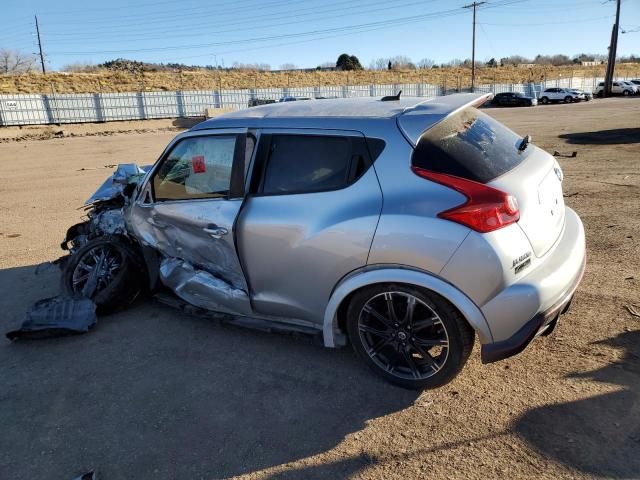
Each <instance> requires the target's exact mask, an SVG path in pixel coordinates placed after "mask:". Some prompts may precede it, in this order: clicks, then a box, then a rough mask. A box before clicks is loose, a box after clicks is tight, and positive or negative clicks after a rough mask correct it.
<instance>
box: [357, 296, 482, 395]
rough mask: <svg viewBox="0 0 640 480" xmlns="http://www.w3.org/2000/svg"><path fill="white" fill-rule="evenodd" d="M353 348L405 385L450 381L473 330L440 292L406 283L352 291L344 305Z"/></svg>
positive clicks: (425, 385) (375, 367) (459, 366)
mask: <svg viewBox="0 0 640 480" xmlns="http://www.w3.org/2000/svg"><path fill="white" fill-rule="evenodd" d="M347 329H348V332H349V338H350V339H351V343H352V345H353V348H354V350H355V351H356V352H357V353H358V355H359V356H361V357H362V358H363V359H364V360H365V362H366V363H367V364H368V365H369V367H370V368H371V369H373V371H374V372H376V373H377V374H378V375H381V376H382V377H384V378H386V379H387V380H388V381H390V382H391V383H394V384H396V385H399V386H401V387H404V388H411V389H424V388H435V387H439V386H442V385H445V384H446V383H449V382H450V381H451V380H453V378H454V377H455V376H456V375H457V374H458V373H459V372H460V370H461V369H462V367H463V366H464V364H465V363H466V361H467V359H468V358H469V354H470V353H471V349H472V348H473V342H474V338H475V337H474V332H473V329H472V328H471V327H470V326H469V324H468V323H467V322H466V321H465V320H464V318H462V316H461V315H460V313H459V312H458V311H457V310H456V309H455V308H454V307H453V306H452V305H451V304H450V303H449V302H447V301H446V300H444V299H443V298H442V297H440V296H439V295H436V294H434V293H432V292H428V291H424V290H421V289H416V288H412V287H410V286H405V285H394V284H389V285H377V286H374V287H369V288H366V289H364V290H362V291H360V292H358V293H356V294H355V296H354V297H353V299H352V300H351V302H350V304H349V308H348V310H347Z"/></svg>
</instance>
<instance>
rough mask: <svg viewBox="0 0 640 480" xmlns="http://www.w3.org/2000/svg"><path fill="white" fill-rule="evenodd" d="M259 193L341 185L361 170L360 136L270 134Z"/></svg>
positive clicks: (363, 165) (364, 166)
mask: <svg viewBox="0 0 640 480" xmlns="http://www.w3.org/2000/svg"><path fill="white" fill-rule="evenodd" d="M267 148H268V155H267V158H266V166H265V168H264V174H263V176H262V186H261V188H260V191H261V193H264V194H286V193H305V192H318V191H323V190H336V189H339V188H344V187H346V186H347V185H349V184H350V183H352V182H353V181H354V180H355V179H357V178H358V177H359V176H361V175H362V173H364V171H365V170H366V169H367V167H368V166H369V163H370V162H369V156H368V153H367V150H366V144H365V142H364V139H363V138H357V137H339V136H319V135H318V136H316V135H271V136H270V143H269V145H268V147H267Z"/></svg>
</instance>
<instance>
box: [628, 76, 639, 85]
mask: <svg viewBox="0 0 640 480" xmlns="http://www.w3.org/2000/svg"><path fill="white" fill-rule="evenodd" d="M629 81H630V82H631V83H633V84H634V85H637V86H639V87H640V78H634V79H633V80H629Z"/></svg>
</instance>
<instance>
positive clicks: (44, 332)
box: [7, 296, 97, 340]
mask: <svg viewBox="0 0 640 480" xmlns="http://www.w3.org/2000/svg"><path fill="white" fill-rule="evenodd" d="M96 322H97V318H96V304H95V303H93V301H92V300H89V299H88V298H73V297H65V296H59V297H52V298H45V299H43V300H39V301H37V302H36V303H35V304H34V305H33V306H32V307H31V309H30V310H29V311H28V312H27V319H26V320H25V321H24V323H23V324H22V327H21V328H19V329H18V330H13V331H11V332H8V333H7V338H8V339H9V340H20V339H38V338H49V337H60V336H65V335H75V334H79V333H87V332H88V331H89V329H90V328H91V327H93V326H94V325H95V324H96Z"/></svg>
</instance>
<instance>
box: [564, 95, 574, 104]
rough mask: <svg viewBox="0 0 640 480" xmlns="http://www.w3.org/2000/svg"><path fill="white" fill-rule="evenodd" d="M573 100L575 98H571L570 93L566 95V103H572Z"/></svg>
mask: <svg viewBox="0 0 640 480" xmlns="http://www.w3.org/2000/svg"><path fill="white" fill-rule="evenodd" d="M571 102H573V98H571V97H570V96H568V95H567V96H566V97H564V103H571Z"/></svg>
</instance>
